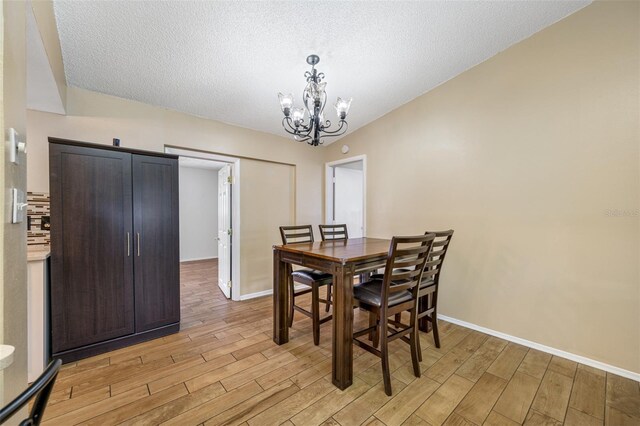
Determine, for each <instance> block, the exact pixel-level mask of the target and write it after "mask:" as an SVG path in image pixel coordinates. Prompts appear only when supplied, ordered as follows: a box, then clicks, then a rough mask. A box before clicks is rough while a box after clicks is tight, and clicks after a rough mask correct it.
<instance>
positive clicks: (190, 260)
mask: <svg viewBox="0 0 640 426" xmlns="http://www.w3.org/2000/svg"><path fill="white" fill-rule="evenodd" d="M217 258H218V256H211V257H194V258H193V259H180V263H182V262H197V261H198V260H213V259H217Z"/></svg>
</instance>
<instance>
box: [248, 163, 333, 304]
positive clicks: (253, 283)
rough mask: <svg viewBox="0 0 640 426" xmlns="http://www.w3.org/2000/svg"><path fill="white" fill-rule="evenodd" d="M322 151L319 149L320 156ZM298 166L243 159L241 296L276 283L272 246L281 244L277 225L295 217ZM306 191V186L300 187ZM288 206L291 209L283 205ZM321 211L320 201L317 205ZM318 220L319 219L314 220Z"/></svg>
mask: <svg viewBox="0 0 640 426" xmlns="http://www.w3.org/2000/svg"><path fill="white" fill-rule="evenodd" d="M322 155H323V153H322V152H318V158H321V156H322ZM294 179H295V168H294V167H293V166H288V165H285V164H274V163H267V162H264V161H251V160H242V161H241V164H240V203H241V204H242V207H241V209H240V224H241V229H240V250H241V253H240V268H241V272H240V273H241V280H242V295H247V294H251V293H257V292H261V291H265V290H270V289H271V288H272V286H273V249H272V247H273V245H274V244H281V243H282V242H281V240H280V231H279V229H278V226H280V225H281V224H283V223H293V222H294V217H295V211H294V208H293V207H294V205H295V204H294V203H295V186H294ZM301 189H302V191H304V189H305V187H301ZM282 206H289V208H282ZM316 208H317V209H318V214H320V203H318V204H316ZM311 223H318V221H315V222H311Z"/></svg>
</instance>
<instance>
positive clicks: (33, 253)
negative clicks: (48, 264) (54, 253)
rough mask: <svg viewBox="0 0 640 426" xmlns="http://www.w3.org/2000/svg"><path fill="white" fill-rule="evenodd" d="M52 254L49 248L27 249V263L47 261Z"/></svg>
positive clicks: (31, 247) (33, 247)
mask: <svg viewBox="0 0 640 426" xmlns="http://www.w3.org/2000/svg"><path fill="white" fill-rule="evenodd" d="M50 254H51V249H50V248H49V246H45V245H37V246H29V247H28V248H27V262H37V261H41V260H45V259H46V258H47V257H49V255H50Z"/></svg>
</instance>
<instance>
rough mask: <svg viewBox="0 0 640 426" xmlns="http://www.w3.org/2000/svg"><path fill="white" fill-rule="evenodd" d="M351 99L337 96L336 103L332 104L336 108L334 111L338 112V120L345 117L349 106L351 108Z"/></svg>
mask: <svg viewBox="0 0 640 426" xmlns="http://www.w3.org/2000/svg"><path fill="white" fill-rule="evenodd" d="M352 100H353V98H349V99H342V98H340V97H339V98H338V100H337V101H336V104H335V105H334V107H335V108H336V113H337V114H338V118H339V119H340V120H344V119H345V118H346V117H347V114H348V113H349V108H351V101H352Z"/></svg>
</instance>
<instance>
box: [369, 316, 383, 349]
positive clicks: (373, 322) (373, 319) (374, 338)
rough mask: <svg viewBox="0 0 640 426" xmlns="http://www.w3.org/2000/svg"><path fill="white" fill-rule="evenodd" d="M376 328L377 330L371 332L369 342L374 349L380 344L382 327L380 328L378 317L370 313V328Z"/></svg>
mask: <svg viewBox="0 0 640 426" xmlns="http://www.w3.org/2000/svg"><path fill="white" fill-rule="evenodd" d="M373 326H376V328H375V329H374V330H372V331H370V332H369V340H371V344H372V345H373V347H374V348H377V347H378V345H379V344H380V327H379V326H378V315H377V314H376V313H374V312H369V327H373Z"/></svg>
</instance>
